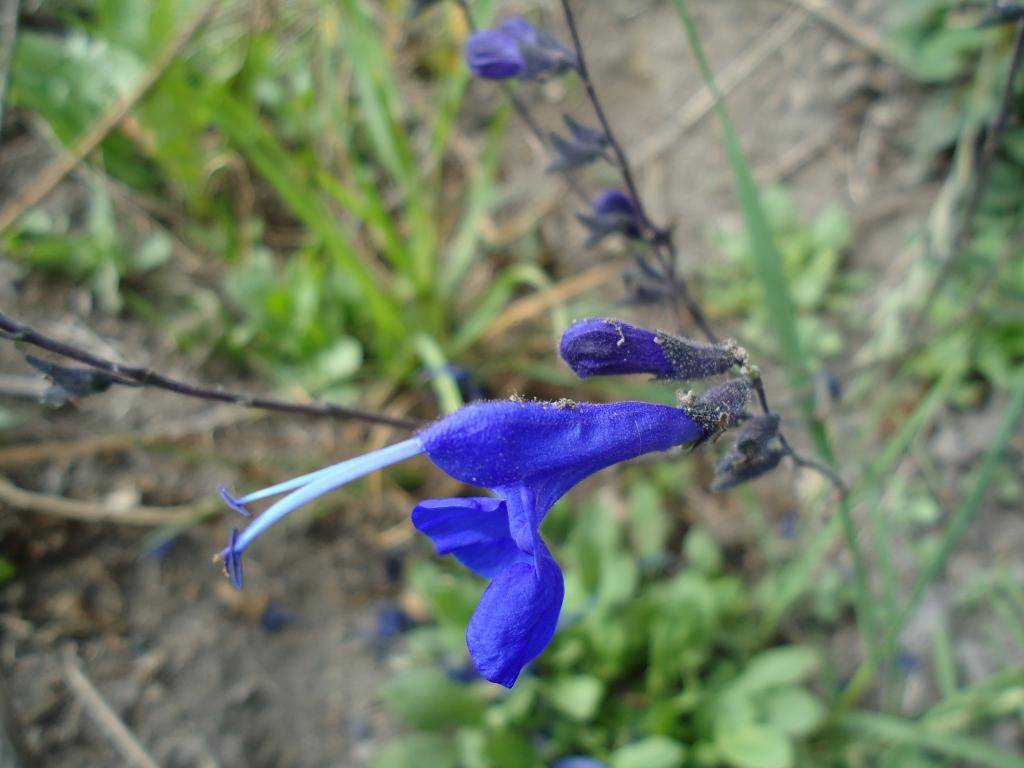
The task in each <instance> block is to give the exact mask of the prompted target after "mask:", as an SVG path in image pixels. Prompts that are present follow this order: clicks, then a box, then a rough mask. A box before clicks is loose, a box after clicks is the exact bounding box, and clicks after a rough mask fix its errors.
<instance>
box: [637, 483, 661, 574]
mask: <svg viewBox="0 0 1024 768" xmlns="http://www.w3.org/2000/svg"><path fill="white" fill-rule="evenodd" d="M629 517H630V520H629V522H630V533H631V536H632V539H633V546H634V548H635V549H636V553H637V554H638V555H639V556H640V557H641V558H645V559H649V560H653V559H655V558H659V557H661V556H663V555H664V554H665V546H666V543H667V541H668V535H669V522H668V517H667V516H666V514H665V506H664V504H663V503H662V498H661V493H660V492H659V491H658V489H657V487H656V486H655V485H654V484H653V483H647V482H638V483H636V484H635V485H634V486H633V489H632V491H631V492H630V495H629Z"/></svg>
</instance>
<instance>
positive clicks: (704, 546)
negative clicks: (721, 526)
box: [683, 528, 722, 576]
mask: <svg viewBox="0 0 1024 768" xmlns="http://www.w3.org/2000/svg"><path fill="white" fill-rule="evenodd" d="M683 555H684V556H685V557H686V564H687V565H688V566H689V567H690V568H693V569H695V570H697V571H699V572H700V573H702V574H704V575H705V576H713V575H715V574H716V573H718V572H719V571H721V569H722V550H721V548H720V547H719V546H718V542H717V541H715V540H714V538H713V537H712V536H711V534H709V533H708V532H707V531H705V530H704V529H702V528H693V529H691V530H690V532H689V533H687V534H686V539H685V540H684V541H683Z"/></svg>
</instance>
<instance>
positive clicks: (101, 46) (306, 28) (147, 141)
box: [3, 0, 543, 397]
mask: <svg viewBox="0 0 1024 768" xmlns="http://www.w3.org/2000/svg"><path fill="white" fill-rule="evenodd" d="M492 6H493V3H492V2H482V3H475V4H474V13H476V14H477V15H478V17H479V21H480V22H481V23H486V22H487V20H488V19H489V18H490V16H491V14H492V13H493V7H492ZM202 7H203V6H202V5H201V4H200V3H198V2H189V3H181V2H178V0H110V2H102V3H99V4H98V5H96V6H95V7H93V6H92V5H90V4H82V5H76V4H71V3H66V2H65V3H55V4H54V5H53V7H52V8H49V9H48V11H49V12H50V13H52V14H53V15H54V16H55V17H56V19H57V23H58V25H62V28H61V30H60V32H58V33H55V32H51V31H40V30H36V29H23V30H22V33H21V35H20V36H19V39H18V46H17V50H16V54H15V63H14V68H13V73H12V81H11V87H10V95H11V99H12V101H13V102H14V103H15V104H17V105H20V106H22V107H25V108H27V109H29V110H31V111H32V112H34V113H36V114H37V115H38V116H39V117H41V118H42V119H43V120H45V122H46V124H47V125H48V126H49V127H50V129H51V130H52V131H53V133H54V134H55V136H56V137H57V138H58V139H59V140H60V141H61V142H64V143H66V144H71V143H73V142H74V141H75V140H76V139H77V138H78V137H79V136H81V135H82V134H83V133H85V131H86V130H87V129H89V128H90V127H91V126H92V125H93V124H94V123H95V121H96V120H98V119H99V118H100V116H101V115H102V114H103V113H104V112H105V111H106V110H108V109H109V108H110V107H111V105H112V104H114V102H115V100H116V99H117V98H121V97H125V96H126V95H128V94H129V93H131V92H132V90H133V89H134V88H135V87H136V86H137V84H138V83H139V82H140V80H141V78H142V77H143V75H144V73H145V72H146V71H147V69H148V68H149V67H150V66H153V62H154V59H155V58H156V52H158V51H160V50H161V49H162V48H163V47H164V46H167V45H170V44H171V42H172V41H173V40H174V39H175V35H176V34H179V30H181V29H183V28H185V26H186V25H187V24H188V23H189V21H190V20H191V19H192V18H194V14H195V13H198V12H199V11H200V10H201V8H202ZM265 10H266V14H267V16H266V18H256V19H253V18H251V17H250V15H249V12H248V11H247V10H246V9H244V8H243V7H241V6H239V5H237V4H230V3H229V4H225V5H224V6H223V7H222V8H221V10H220V12H219V13H217V14H215V15H214V16H213V17H212V19H211V21H209V23H207V24H204V25H203V26H202V27H201V28H200V29H199V30H198V32H197V33H196V34H195V35H194V37H193V39H191V40H190V41H189V42H188V44H187V45H186V46H185V47H184V50H183V55H181V56H179V57H177V58H176V59H175V60H174V61H173V62H172V63H171V64H170V65H169V66H168V67H167V69H166V71H164V72H163V73H162V74H161V75H160V77H159V78H158V80H157V82H156V84H155V86H154V87H153V88H152V89H151V90H150V91H149V92H148V93H147V94H146V95H145V96H144V97H143V98H142V99H141V100H140V102H139V104H138V107H137V108H136V109H135V111H134V112H133V115H132V118H131V120H129V121H125V122H124V123H122V124H121V125H120V126H118V129H117V130H115V131H113V132H112V133H111V134H110V135H109V136H108V137H106V139H105V140H104V141H103V143H102V145H101V147H100V150H99V152H98V153H96V155H95V156H94V160H95V161H96V165H95V166H93V167H94V169H95V171H94V172H93V173H91V174H90V179H91V182H90V187H89V194H88V202H87V203H86V204H85V205H84V206H83V208H84V213H83V214H82V215H81V216H75V217H71V216H69V217H68V218H67V219H59V220H58V219H54V218H52V217H47V216H45V215H42V214H38V213H33V214H32V215H29V216H25V217H23V218H22V219H21V220H20V221H19V222H18V224H17V226H16V227H14V228H11V229H10V230H9V231H8V232H7V233H5V236H4V239H3V245H4V246H5V247H6V249H7V251H8V252H9V253H10V254H11V255H12V256H13V257H14V258H16V259H19V260H21V261H23V262H25V263H28V264H31V265H33V266H39V267H45V268H46V269H49V270H52V271H55V272H60V273H63V274H66V275H67V276H69V277H71V278H73V279H79V280H88V281H89V283H90V284H91V285H92V286H93V287H94V291H95V294H96V296H97V297H98V299H99V300H100V302H101V305H102V306H104V307H105V308H107V309H108V310H110V311H117V310H119V309H121V308H122V306H123V305H124V302H123V297H122V293H123V291H124V290H126V287H127V288H130V286H129V285H126V283H135V284H137V283H138V280H137V278H140V277H141V276H144V275H146V274H147V273H148V272H150V271H151V270H153V269H155V268H156V267H159V266H160V265H161V264H163V263H166V262H167V260H168V259H169V258H170V256H171V255H172V250H171V243H170V241H169V239H168V237H167V236H166V234H161V231H158V233H157V234H155V235H151V236H148V237H145V238H142V239H141V240H139V241H138V242H137V241H136V240H138V238H135V237H133V236H130V235H128V234H126V233H125V231H124V230H125V228H124V227H119V226H118V224H117V221H116V219H117V211H116V210H115V208H114V206H113V204H112V201H111V195H110V194H109V191H108V187H109V186H110V185H111V184H115V185H118V188H120V189H127V190H129V191H130V192H129V194H130V195H135V196H137V199H138V200H140V201H142V204H143V205H149V203H150V201H158V202H159V205H156V206H152V205H150V206H149V207H150V208H154V207H155V208H156V209H157V212H156V213H155V215H156V216H157V217H158V218H159V217H164V216H166V209H167V208H169V207H173V208H174V209H175V210H177V211H184V212H186V216H185V218H184V220H183V221H171V222H170V224H171V225H172V226H173V227H174V230H175V234H176V236H178V237H180V238H182V239H183V240H184V241H185V242H187V243H188V244H189V245H190V246H191V247H193V248H194V250H195V251H196V253H198V254H201V255H202V257H203V258H209V259H213V260H214V261H215V262H219V263H220V264H221V265H222V269H224V270H225V271H226V272H227V279H226V283H225V286H226V290H225V292H224V297H223V298H224V310H223V313H222V317H221V322H220V327H221V329H226V328H230V330H229V331H223V332H222V337H221V345H222V349H223V350H224V351H226V352H228V353H229V354H231V355H232V356H234V357H235V358H236V359H238V360H239V361H240V362H245V363H249V364H256V365H258V367H259V368H260V370H261V371H262V372H263V373H265V374H267V375H268V376H269V377H271V378H273V379H276V380H278V381H299V382H301V383H302V384H304V385H305V386H306V387H307V388H308V389H310V390H313V391H315V392H317V393H320V394H327V395H331V394H337V395H338V396H339V397H344V396H345V392H346V391H349V389H350V387H349V386H347V385H346V382H350V381H351V379H352V377H353V376H354V375H355V374H356V372H357V371H361V372H362V376H364V377H370V376H374V375H377V376H384V377H385V378H387V379H389V380H395V381H402V380H403V379H406V377H408V376H409V375H410V374H411V373H412V372H413V370H414V369H415V368H416V367H417V365H419V364H421V363H422V362H423V361H422V360H420V359H419V358H418V353H417V349H426V348H428V347H429V348H431V349H434V350H439V351H440V355H441V356H442V358H443V357H452V356H455V355H458V354H465V353H466V351H467V350H468V349H469V348H471V347H472V346H473V345H474V344H475V343H476V342H477V341H478V339H479V338H480V335H481V334H482V333H483V332H484V331H485V330H486V328H487V326H488V324H489V323H490V322H491V321H492V320H493V319H494V317H496V316H497V315H498V313H500V311H501V310H502V309H503V308H504V307H505V305H506V304H507V303H508V302H509V301H510V300H512V299H513V298H515V297H516V296H517V295H518V293H519V291H520V290H521V289H522V287H524V286H536V285H538V284H541V283H542V282H543V281H542V280H541V279H539V278H538V276H537V274H536V271H535V267H534V265H533V264H532V263H530V260H531V257H530V256H529V249H525V250H524V251H522V253H525V254H526V255H525V257H524V258H523V261H522V262H520V263H516V262H514V261H513V262H512V263H510V264H507V265H506V266H505V267H503V268H498V269H495V268H494V267H493V266H492V265H485V264H484V263H483V262H482V261H481V257H482V256H484V255H486V252H487V248H486V245H485V244H484V243H483V242H482V240H481V234H480V233H481V224H482V223H483V221H484V219H485V217H486V216H487V215H488V214H489V212H490V211H491V209H492V208H493V207H494V205H495V204H496V203H497V202H498V194H497V192H496V189H495V185H494V182H495V178H496V174H497V160H498V156H499V150H500V146H501V137H502V136H503V133H504V124H505V114H506V111H507V110H505V109H504V108H502V109H500V110H499V111H498V113H497V114H496V115H494V117H493V119H492V120H491V123H490V128H489V129H488V131H487V132H486V133H485V135H484V136H483V138H482V140H481V141H480V142H479V143H478V144H477V145H476V146H474V147H473V148H472V149H471V150H470V153H471V155H470V157H469V158H466V157H464V158H462V159H460V160H459V161H458V162H453V161H452V158H451V157H450V156H449V149H450V145H451V141H450V140H451V138H452V132H453V129H454V124H455V118H456V116H457V114H458V112H459V109H460V106H461V103H462V98H463V94H464V91H465V89H466V87H467V84H468V80H469V78H468V75H467V73H466V72H465V70H464V69H463V68H462V67H461V66H457V63H458V56H457V50H458V48H457V46H458V45H459V40H458V35H460V34H463V33H464V23H463V22H461V21H460V19H461V17H460V16H459V12H458V10H457V9H455V8H454V7H448V6H446V7H444V8H438V9H434V10H432V11H430V15H429V17H428V18H427V19H425V20H423V21H421V22H419V23H418V25H416V24H413V23H412V22H410V21H409V20H408V19H407V18H406V16H405V14H404V13H403V12H402V7H401V6H400V4H390V6H389V5H382V4H377V3H369V2H365V0H340V1H339V2H333V1H331V0H303V1H302V2H298V3H288V4H283V5H275V6H273V7H272V8H271V7H268V8H267V9H265ZM438 20H441V21H445V20H447V22H448V26H449V27H450V28H451V29H453V30H454V31H455V38H454V39H452V37H451V36H449V35H443V34H442V35H439V34H437V33H436V32H434V30H433V26H432V25H433V23H434V22H436V21H438ZM409 34H412V35H413V37H412V39H413V40H414V41H416V42H417V45H416V46H415V47H414V48H413V50H412V51H411V52H410V51H409V50H406V48H405V47H403V46H401V45H399V44H398V41H399V40H400V39H401V38H402V37H403V36H406V35H409ZM423 67H426V72H427V77H428V78H429V84H428V85H427V86H426V87H427V88H429V91H430V95H429V97H428V98H423V97H422V95H419V94H420V90H421V89H422V88H423V85H422V84H421V83H420V82H417V79H418V78H421V77H422V76H423V74H422V69H421V68H423ZM175 215H178V214H175ZM80 219H81V220H80ZM282 242H284V243H285V244H281V243H282ZM478 270H482V271H483V273H484V274H486V275H488V276H489V278H488V279H487V280H486V281H485V283H484V284H485V285H489V286H490V287H489V288H484V289H474V290H467V289H466V287H467V282H468V281H469V280H470V279H471V278H473V277H474V275H477V271H478ZM480 282H481V281H480V280H479V279H475V280H474V284H479V283H480ZM157 283H158V281H157ZM152 284H153V283H152V282H151V283H149V285H152ZM141 293H142V292H141V291H140V294H141ZM150 293H152V292H150ZM182 304H184V305H185V307H186V309H185V310H184V311H188V304H189V299H188V298H187V297H186V298H184V299H182V300H181V301H179V302H178V303H177V304H175V303H174V302H172V301H170V300H169V299H168V297H163V298H162V305H161V307H160V311H161V312H164V313H166V312H168V311H172V310H174V309H180V305H182ZM184 324H185V325H187V323H184ZM410 328H414V329H416V330H417V331H418V332H419V333H420V334H423V335H425V336H426V337H427V338H428V339H430V340H431V341H430V343H429V344H427V345H423V344H421V345H419V347H417V346H416V345H414V344H413V343H412V340H411V335H410V333H409V332H408V330H407V329H410ZM203 330H204V334H206V335H207V336H209V334H210V332H211V331H213V330H215V329H214V328H211V327H210V326H209V323H204V328H203ZM182 343H188V339H182Z"/></svg>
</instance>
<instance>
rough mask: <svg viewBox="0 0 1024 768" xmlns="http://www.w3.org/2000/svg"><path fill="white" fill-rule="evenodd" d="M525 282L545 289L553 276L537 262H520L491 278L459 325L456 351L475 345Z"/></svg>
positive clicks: (453, 347)
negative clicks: (478, 300)
mask: <svg viewBox="0 0 1024 768" xmlns="http://www.w3.org/2000/svg"><path fill="white" fill-rule="evenodd" d="M522 285H530V286H533V287H534V288H536V289H537V290H543V289H545V288H549V287H551V278H550V277H549V276H548V275H547V273H545V272H544V270H543V269H541V268H540V267H538V266H537V265H535V264H517V265H515V266H512V267H509V268H508V269H506V270H505V271H504V272H502V273H501V274H500V275H497V276H496V277H495V279H493V280H492V281H491V286H490V288H489V289H488V291H487V293H486V294H484V297H483V298H482V299H481V300H480V302H479V303H478V304H477V305H476V307H475V308H474V310H473V311H472V312H471V313H470V314H469V316H468V317H467V318H466V320H465V322H463V323H462V325H461V326H459V329H458V332H457V333H456V334H455V336H454V338H453V339H452V342H451V345H450V348H451V350H452V354H460V353H462V352H464V351H465V350H466V349H468V348H469V347H470V346H472V344H473V343H474V342H476V341H477V340H478V339H479V338H480V336H482V335H483V334H484V333H485V332H486V331H487V326H488V325H490V323H491V322H492V321H493V320H494V319H495V318H496V317H497V316H498V315H499V314H501V311H502V310H503V309H504V308H505V306H506V305H507V304H508V303H509V302H510V301H511V300H512V299H513V298H514V297H515V293H516V289H517V288H518V287H519V286H522Z"/></svg>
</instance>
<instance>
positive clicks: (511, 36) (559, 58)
mask: <svg viewBox="0 0 1024 768" xmlns="http://www.w3.org/2000/svg"><path fill="white" fill-rule="evenodd" d="M466 63H467V64H468V65H469V68H470V70H471V71H472V72H473V74H474V75H476V76H477V77H480V78H483V79H485V80H509V79H513V78H514V79H519V80H530V79H533V78H536V77H541V76H543V75H555V74H559V73H561V72H564V71H565V70H567V69H571V68H572V67H574V66H575V65H576V56H575V54H573V52H572V51H571V50H569V49H568V48H566V47H565V46H564V45H562V44H561V43H560V42H558V41H557V40H555V38H553V37H552V36H551V35H549V34H547V33H546V32H542V31H541V30H538V29H537V28H536V27H534V26H533V25H532V24H530V22H528V21H527V20H526V19H523V18H519V17H518V16H515V17H513V18H511V19H508V20H506V21H505V22H504V23H502V24H501V26H499V27H497V28H496V29H485V30H481V31H480V32H474V33H473V34H472V35H471V36H470V38H469V40H468V41H467V42H466Z"/></svg>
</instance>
